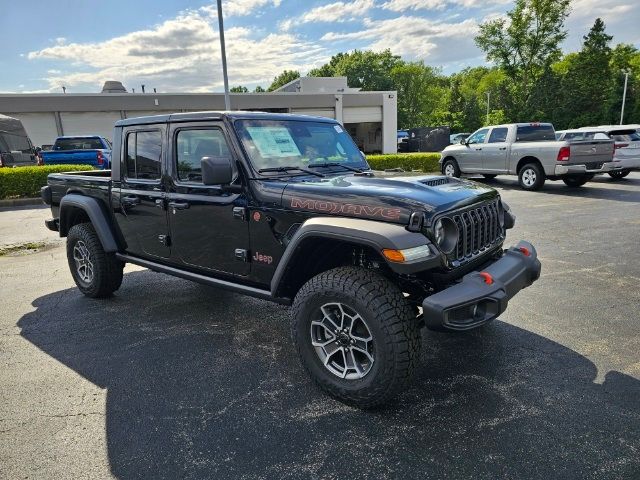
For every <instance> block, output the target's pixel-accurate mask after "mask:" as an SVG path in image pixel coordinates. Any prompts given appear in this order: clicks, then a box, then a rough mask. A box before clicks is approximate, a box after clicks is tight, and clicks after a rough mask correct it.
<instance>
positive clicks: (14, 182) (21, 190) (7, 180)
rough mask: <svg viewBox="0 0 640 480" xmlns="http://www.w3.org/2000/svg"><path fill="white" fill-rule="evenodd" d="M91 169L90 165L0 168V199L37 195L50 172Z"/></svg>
mask: <svg viewBox="0 0 640 480" xmlns="http://www.w3.org/2000/svg"><path fill="white" fill-rule="evenodd" d="M79 170H93V167H92V166H91V165H45V166H42V167H15V168H0V199H4V198H20V197H39V196H40V188H42V187H44V186H45V185H46V184H47V175H49V174H50V173H61V172H74V171H79Z"/></svg>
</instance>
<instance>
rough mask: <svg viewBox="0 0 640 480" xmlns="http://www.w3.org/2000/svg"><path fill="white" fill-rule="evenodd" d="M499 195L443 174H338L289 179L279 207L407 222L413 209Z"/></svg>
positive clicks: (437, 208) (439, 208)
mask: <svg viewBox="0 0 640 480" xmlns="http://www.w3.org/2000/svg"><path fill="white" fill-rule="evenodd" d="M496 197H498V192H497V191H496V190H494V189H492V188H488V187H486V186H484V185H481V184H478V183H475V182H472V181H468V180H461V179H457V178H450V177H445V176H442V175H425V176H388V175H384V174H383V175H380V174H376V176H365V175H353V174H352V175H340V176H335V177H329V178H322V179H317V180H311V181H309V180H306V181H305V180H303V181H295V182H290V183H288V184H287V185H286V187H285V188H284V191H283V194H282V207H284V208H287V209H293V210H297V211H308V212H313V213H315V214H318V213H320V214H328V215H338V216H342V217H355V218H370V219H377V220H384V221H388V222H394V223H403V224H405V223H407V222H408V221H409V217H410V215H411V213H413V212H424V213H425V214H426V217H427V220H428V219H429V218H430V217H432V216H433V215H435V214H437V213H440V212H443V211H449V210H454V209H457V208H462V207H465V206H467V205H471V204H474V203H477V202H480V201H487V200H490V199H493V198H496Z"/></svg>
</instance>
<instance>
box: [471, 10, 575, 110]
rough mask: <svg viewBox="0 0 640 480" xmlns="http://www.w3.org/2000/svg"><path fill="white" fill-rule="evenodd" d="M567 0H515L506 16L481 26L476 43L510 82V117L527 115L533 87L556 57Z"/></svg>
mask: <svg viewBox="0 0 640 480" xmlns="http://www.w3.org/2000/svg"><path fill="white" fill-rule="evenodd" d="M569 4H570V0H516V2H515V6H514V8H513V10H511V11H509V12H507V18H506V19H504V18H499V19H496V20H490V21H488V22H485V23H483V24H482V25H480V33H479V34H478V36H477V37H476V39H475V40H476V44H477V45H478V47H479V48H480V49H481V50H483V51H484V52H485V53H486V56H487V59H488V60H489V61H492V62H495V63H496V65H498V66H499V67H500V68H501V69H502V70H503V71H504V73H505V74H506V75H507V77H509V78H510V79H511V81H512V82H513V84H512V86H511V88H510V90H511V95H512V97H513V103H514V105H513V106H514V110H515V111H514V112H511V113H512V115H513V116H526V115H527V113H528V110H529V108H530V107H531V104H530V102H529V99H530V96H531V93H532V90H533V86H534V85H535V84H536V83H537V82H538V80H539V79H540V78H541V77H542V76H543V75H544V74H545V72H547V71H548V69H549V68H550V66H551V64H552V63H553V62H555V61H557V60H559V58H560V55H561V51H560V43H561V42H562V41H563V40H564V39H565V38H566V36H567V31H566V30H565V29H564V21H565V19H566V18H567V16H568V14H569Z"/></svg>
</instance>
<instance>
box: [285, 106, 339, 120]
mask: <svg viewBox="0 0 640 480" xmlns="http://www.w3.org/2000/svg"><path fill="white" fill-rule="evenodd" d="M291 113H295V114H298V115H313V116H314V117H326V118H336V111H335V109H333V108H292V109H291Z"/></svg>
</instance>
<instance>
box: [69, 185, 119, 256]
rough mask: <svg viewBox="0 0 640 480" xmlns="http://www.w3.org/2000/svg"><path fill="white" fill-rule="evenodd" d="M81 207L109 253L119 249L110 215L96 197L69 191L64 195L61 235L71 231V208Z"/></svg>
mask: <svg viewBox="0 0 640 480" xmlns="http://www.w3.org/2000/svg"><path fill="white" fill-rule="evenodd" d="M70 207H71V208H79V209H81V210H84V212H86V214H87V215H88V216H89V220H91V224H92V225H93V228H94V229H95V230H96V233H97V234H98V238H99V239H100V243H102V248H103V249H104V251H105V252H107V253H113V252H117V251H118V243H117V242H116V237H115V235H114V234H113V231H112V230H111V225H110V223H109V217H108V215H107V214H106V213H105V211H104V209H103V208H102V206H101V205H100V202H99V201H98V200H96V199H95V198H91V197H85V196H84V195H78V194H75V193H69V194H67V195H65V196H64V197H62V200H61V201H60V220H59V231H60V236H61V237H66V236H67V234H68V233H69V228H70V226H69V218H68V216H69V213H67V212H70V211H71V208H70Z"/></svg>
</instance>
